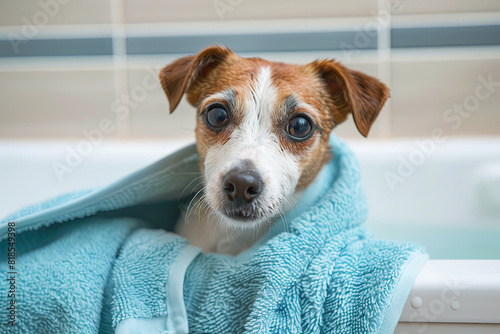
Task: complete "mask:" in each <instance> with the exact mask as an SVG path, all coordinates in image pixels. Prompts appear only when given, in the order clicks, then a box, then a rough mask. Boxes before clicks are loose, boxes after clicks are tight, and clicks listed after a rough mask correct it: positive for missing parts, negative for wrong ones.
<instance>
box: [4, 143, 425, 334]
mask: <svg viewBox="0 0 500 334" xmlns="http://www.w3.org/2000/svg"><path fill="white" fill-rule="evenodd" d="M330 145H331V147H332V150H333V156H334V158H333V159H332V160H331V161H330V162H329V163H328V164H327V165H325V166H324V168H323V170H322V171H321V173H320V175H319V176H318V177H317V179H316V180H315V182H314V183H313V184H312V185H311V186H310V187H309V188H308V189H307V190H306V192H305V194H304V198H303V200H302V202H301V203H299V205H298V210H295V211H292V212H289V213H287V215H286V217H285V219H286V224H284V222H283V221H281V220H280V219H279V220H277V221H276V222H275V224H274V225H273V228H272V229H271V231H270V232H269V233H268V234H267V235H266V236H264V237H263V238H262V240H260V241H259V242H258V243H257V244H256V245H255V246H254V247H252V248H251V249H249V250H247V251H245V252H243V253H242V254H240V255H238V256H236V257H231V256H227V255H220V254H202V253H201V251H200V250H199V249H197V248H195V247H193V246H190V245H188V243H187V241H186V240H185V239H183V238H181V237H180V236H178V235H175V234H174V233H172V232H169V231H172V230H173V225H174V224H175V223H176V221H177V217H178V215H179V204H178V201H179V197H181V196H182V195H183V191H184V189H185V188H186V187H187V186H188V185H189V184H190V182H192V181H193V180H194V179H195V178H196V177H198V176H199V172H198V169H197V168H198V156H197V154H196V150H195V147H194V146H189V147H187V148H185V149H182V150H180V151H178V152H176V153H174V154H172V155H170V156H168V157H166V158H164V159H162V160H160V161H158V162H157V163H155V164H152V165H150V166H147V167H145V168H143V169H141V170H139V171H138V172H136V173H133V174H131V175H130V176H128V177H125V178H123V179H122V180H120V181H118V182H115V183H112V184H111V185H109V186H106V187H101V188H99V189H94V190H88V191H81V192H77V193H73V194H69V195H64V196H61V197H58V198H56V199H53V200H51V201H47V202H45V203H42V204H38V205H34V206H30V207H28V208H25V209H22V210H20V211H19V212H17V213H15V214H14V215H12V216H10V217H7V218H6V219H4V220H2V223H0V238H1V241H0V267H1V268H2V272H14V274H12V275H13V276H14V281H15V298H10V297H8V295H7V294H6V293H2V294H0V303H1V305H3V306H2V307H1V308H0V317H1V319H3V320H2V325H1V326H0V327H1V332H2V333H44V334H45V333H115V332H116V333H121V334H124V333H130V334H132V333H188V332H189V333H392V331H393V330H394V328H395V326H396V323H397V321H398V318H399V316H400V313H401V310H402V308H403V305H404V301H405V300H406V298H407V296H408V294H409V292H410V290H411V287H412V284H413V282H414V279H415V278H416V275H417V274H418V272H419V270H420V268H421V266H422V265H423V263H424V262H425V261H426V259H427V256H426V255H425V253H424V252H423V250H422V249H421V248H420V247H419V246H418V245H415V244H410V243H399V242H393V241H384V240H377V239H375V238H374V236H373V235H372V234H371V232H370V231H369V230H367V229H366V228H365V227H363V226H362V223H363V222H364V221H365V219H366V215H367V204H366V200H365V196H364V194H363V191H362V188H361V182H360V181H361V180H360V172H359V166H358V162H357V160H356V158H355V157H354V155H353V154H352V152H351V151H350V150H349V149H348V148H347V146H346V145H345V144H344V143H342V142H341V141H340V140H339V139H338V138H336V137H334V136H332V139H331V142H330ZM9 222H11V223H10V224H9ZM12 222H14V223H15V236H14V235H13V234H10V235H9V225H10V227H12V226H13V225H14V224H13V223H12ZM285 226H286V228H285ZM11 230H12V229H11ZM10 233H12V231H10ZM9 236H10V237H11V239H9V238H8V237H9ZM13 238H15V239H13ZM13 241H14V242H15V250H16V251H15V252H16V254H15V256H16V258H15V265H14V267H13V268H9V267H8V265H9V264H8V255H9V254H8V251H7V250H8V247H9V243H10V246H12V242H13ZM7 275H11V274H7ZM8 278H10V277H9V276H8ZM11 283H12V282H9V281H8V280H7V279H2V280H0V290H1V291H4V292H6V291H8V290H9V287H11ZM11 300H15V304H14V305H15V326H7V325H5V324H6V323H7V319H9V314H10V313H11V310H9V309H8V308H7V307H5V306H7V305H10V303H11Z"/></svg>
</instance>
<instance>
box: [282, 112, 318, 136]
mask: <svg viewBox="0 0 500 334" xmlns="http://www.w3.org/2000/svg"><path fill="white" fill-rule="evenodd" d="M312 130H313V126H312V124H311V121H310V120H309V119H307V118H306V117H303V116H297V117H294V118H292V119H291V120H290V122H288V125H287V126H286V132H287V133H288V134H289V135H290V136H292V138H293V139H299V140H305V139H307V138H309V137H310V134H311V133H312Z"/></svg>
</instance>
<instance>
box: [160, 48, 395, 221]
mask: <svg viewBox="0 0 500 334" xmlns="http://www.w3.org/2000/svg"><path fill="white" fill-rule="evenodd" d="M160 80H161V83H162V86H163V89H164V90H165V93H166V95H167V97H168V100H169V103H170V112H173V111H174V110H175V108H176V107H177V105H178V103H179V101H180V100H181V98H182V96H183V95H184V93H186V94H187V99H188V101H189V103H191V104H192V105H193V106H195V107H196V108H197V110H198V112H197V120H196V140H197V149H198V153H199V155H200V159H201V160H200V161H201V169H202V171H203V172H204V174H205V181H206V196H205V198H206V201H207V202H208V204H209V206H210V207H211V208H212V209H213V210H214V211H215V212H217V213H218V214H219V215H220V216H221V217H223V218H224V219H225V221H227V222H229V223H233V224H236V225H238V226H255V225H257V224H259V223H261V222H263V221H266V220H269V219H270V218H272V217H274V216H275V215H277V214H278V213H279V210H280V209H281V207H282V205H283V204H284V202H285V201H286V199H287V198H288V197H289V196H291V195H292V194H293V193H294V192H295V191H296V190H299V189H302V188H304V187H306V186H307V185H308V184H310V183H311V182H312V181H313V180H314V178H315V177H316V175H317V174H318V172H319V170H320V169H321V167H322V165H323V163H324V162H325V161H326V159H327V157H328V151H329V150H328V138H329V134H330V131H331V130H332V129H333V128H334V126H335V125H337V124H339V123H342V122H343V121H344V120H345V119H346V117H347V115H348V114H349V113H352V115H353V118H354V122H355V123H356V126H357V128H358V130H359V132H360V133H361V134H362V135H363V136H366V135H367V134H368V131H369V130H370V127H371V125H372V123H373V122H374V121H375V118H376V117H377V115H378V113H379V111H380V109H381V108H382V106H383V104H384V103H385V101H386V99H387V98H388V96H389V89H388V88H387V87H386V86H385V85H384V84H382V83H381V82H380V81H378V80H377V79H375V78H373V77H371V76H368V75H366V74H363V73H360V72H357V71H353V70H349V69H347V68H346V67H344V66H342V65H341V64H339V63H337V62H335V61H334V60H318V61H314V62H312V63H310V64H307V65H303V66H298V65H291V64H284V63H276V62H270V61H266V60H263V59H260V58H242V57H239V56H237V55H236V54H235V53H233V52H232V51H231V50H230V49H228V48H224V47H219V46H214V47H209V48H207V49H205V50H203V51H201V52H200V53H198V54H197V55H194V56H187V57H184V58H180V59H178V60H176V61H174V62H173V63H171V64H169V65H168V66H166V67H165V68H164V69H163V70H162V71H161V73H160Z"/></svg>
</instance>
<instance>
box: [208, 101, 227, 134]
mask: <svg viewBox="0 0 500 334" xmlns="http://www.w3.org/2000/svg"><path fill="white" fill-rule="evenodd" d="M206 122H207V124H208V125H209V126H210V127H212V128H214V129H221V128H223V127H224V126H226V125H227V123H229V116H228V115H227V111H226V109H224V108H223V107H222V106H214V107H212V108H210V109H209V110H208V111H207V116H206Z"/></svg>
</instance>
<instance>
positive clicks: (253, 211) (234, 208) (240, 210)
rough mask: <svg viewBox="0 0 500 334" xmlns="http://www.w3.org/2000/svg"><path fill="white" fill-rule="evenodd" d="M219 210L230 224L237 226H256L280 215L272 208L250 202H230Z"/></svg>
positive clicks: (220, 214)
mask: <svg viewBox="0 0 500 334" xmlns="http://www.w3.org/2000/svg"><path fill="white" fill-rule="evenodd" d="M217 211H218V213H219V216H221V218H222V219H223V220H224V221H225V222H226V223H227V225H228V226H232V227H235V228H254V227H256V226H258V225H260V224H264V223H266V222H269V221H271V220H272V218H273V217H275V216H276V215H278V212H274V211H275V210H272V209H271V208H260V207H259V206H258V205H250V204H246V205H234V204H229V205H225V207H224V208H223V209H221V210H217Z"/></svg>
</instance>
